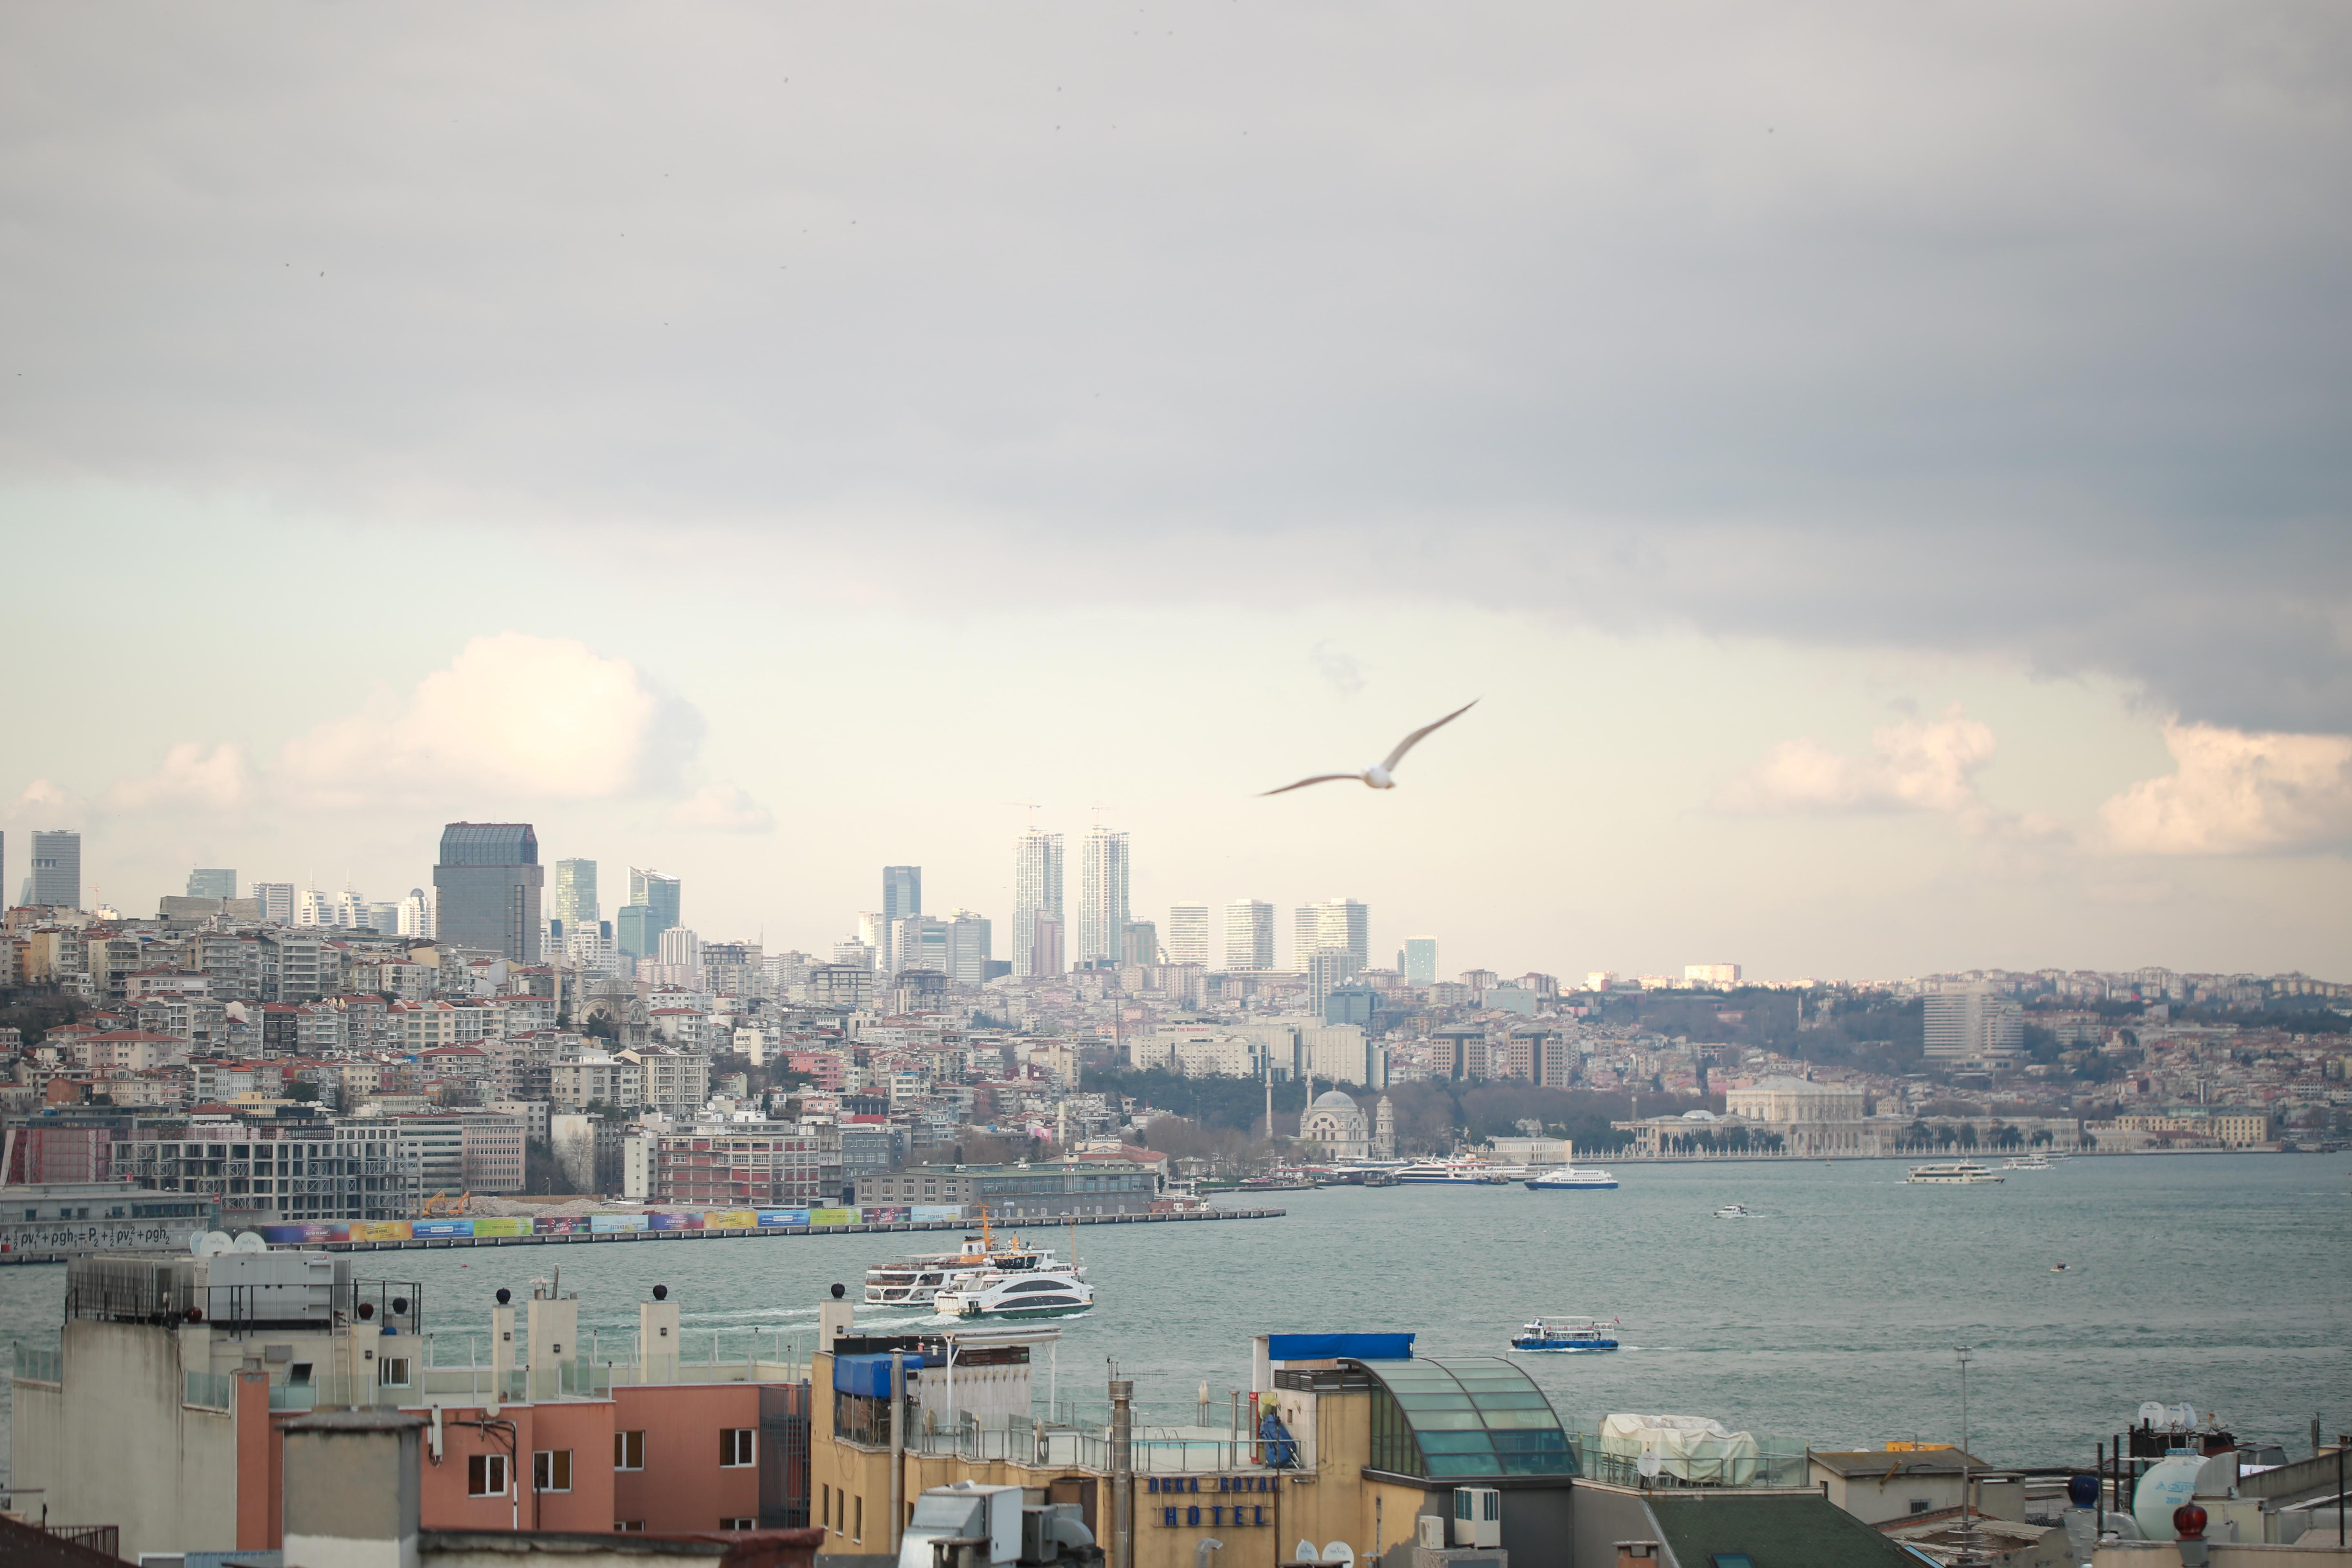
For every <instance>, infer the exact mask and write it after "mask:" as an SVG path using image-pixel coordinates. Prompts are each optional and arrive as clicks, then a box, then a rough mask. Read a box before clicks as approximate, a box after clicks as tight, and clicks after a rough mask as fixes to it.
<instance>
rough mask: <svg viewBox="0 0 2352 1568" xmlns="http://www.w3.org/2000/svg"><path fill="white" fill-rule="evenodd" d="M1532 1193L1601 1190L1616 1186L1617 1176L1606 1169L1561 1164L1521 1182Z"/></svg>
mask: <svg viewBox="0 0 2352 1568" xmlns="http://www.w3.org/2000/svg"><path fill="white" fill-rule="evenodd" d="M1616 1184H1617V1178H1616V1177H1614V1176H1612V1175H1611V1174H1610V1173H1608V1172H1606V1171H1594V1170H1587V1169H1583V1168H1580V1167H1579V1166H1575V1165H1560V1166H1558V1167H1556V1168H1554V1169H1552V1170H1549V1171H1546V1172H1545V1173H1543V1174H1542V1175H1540V1176H1530V1177H1529V1178H1528V1180H1527V1181H1526V1182H1524V1183H1522V1185H1524V1186H1525V1187H1526V1188H1527V1189H1528V1191H1529V1192H1531V1193H1584V1192H1599V1191H1601V1190H1602V1189H1604V1188H1609V1187H1614V1186H1615V1185H1616Z"/></svg>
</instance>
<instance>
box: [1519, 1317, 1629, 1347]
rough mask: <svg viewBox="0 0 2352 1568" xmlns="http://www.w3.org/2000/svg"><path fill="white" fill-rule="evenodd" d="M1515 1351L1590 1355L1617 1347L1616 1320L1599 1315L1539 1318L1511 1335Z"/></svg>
mask: <svg viewBox="0 0 2352 1568" xmlns="http://www.w3.org/2000/svg"><path fill="white" fill-rule="evenodd" d="M1511 1348H1512V1349H1513V1350H1515V1351H1559V1352H1565V1353H1567V1354H1570V1355H1580V1354H1591V1352H1595V1351H1613V1350H1615V1349H1616V1348H1617V1320H1616V1319H1614V1318H1612V1319H1610V1320H1609V1321H1607V1322H1605V1323H1604V1322H1602V1321H1601V1320H1600V1319H1598V1318H1553V1319H1544V1318H1538V1319H1537V1320H1536V1321H1534V1322H1532V1323H1529V1324H1528V1325H1527V1326H1526V1327H1525V1328H1523V1329H1521V1330H1520V1331H1518V1332H1517V1333H1516V1334H1513V1335H1512V1336H1511Z"/></svg>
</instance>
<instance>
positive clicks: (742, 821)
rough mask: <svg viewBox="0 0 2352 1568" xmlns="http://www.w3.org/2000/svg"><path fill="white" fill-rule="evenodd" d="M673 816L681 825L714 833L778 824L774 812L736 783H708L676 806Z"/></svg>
mask: <svg viewBox="0 0 2352 1568" xmlns="http://www.w3.org/2000/svg"><path fill="white" fill-rule="evenodd" d="M669 817H670V820H671V821H672V822H674V823H676V824H677V826H680V827H701V828H707V829H709V831H711V832H713V833H765V832H766V831H767V830H768V829H769V828H771V827H773V826H775V825H776V817H775V814H774V813H773V812H772V811H770V810H769V809H768V808H767V807H766V806H764V805H761V804H760V803H759V802H758V801H756V800H753V799H752V798H751V796H750V795H746V794H744V793H743V791H742V790H741V789H740V787H738V786H737V785H734V784H704V785H703V786H702V787H701V788H700V789H698V790H696V791H695V792H694V793H693V794H692V795H688V796H687V798H686V799H684V800H682V801H680V802H678V803H677V805H676V806H674V807H672V808H671V810H670V814H669Z"/></svg>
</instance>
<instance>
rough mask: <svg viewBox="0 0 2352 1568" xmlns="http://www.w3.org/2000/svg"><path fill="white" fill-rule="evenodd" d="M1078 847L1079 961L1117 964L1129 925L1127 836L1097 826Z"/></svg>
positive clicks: (1088, 831)
mask: <svg viewBox="0 0 2352 1568" xmlns="http://www.w3.org/2000/svg"><path fill="white" fill-rule="evenodd" d="M1128 865H1129V852H1128V840H1127V835H1126V834H1124V833H1117V832H1114V831H1112V830H1111V829H1110V828H1108V827H1103V826H1095V827H1091V828H1088V829H1087V836H1086V837H1085V839H1084V840H1083V841H1082V842H1081V843H1080V845H1079V854H1078V961H1079V962H1080V963H1092V962H1093V961H1094V960H1096V959H1097V958H1108V959H1111V960H1113V961H1117V960H1118V957H1119V939H1120V933H1121V932H1123V931H1126V929H1127V921H1128V904H1127V888H1128Z"/></svg>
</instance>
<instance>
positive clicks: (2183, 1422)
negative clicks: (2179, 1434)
mask: <svg viewBox="0 0 2352 1568" xmlns="http://www.w3.org/2000/svg"><path fill="white" fill-rule="evenodd" d="M2172 1424H2173V1425H2174V1426H2178V1427H2179V1428H2180V1429H2181V1430H2182V1431H2184V1432H2187V1431H2189V1430H2190V1429H2192V1428H2193V1427H2195V1426H2196V1425H2197V1406H2195V1405H2189V1404H2187V1403H2183V1404H2179V1405H2174V1406H2173V1407H2172Z"/></svg>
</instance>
